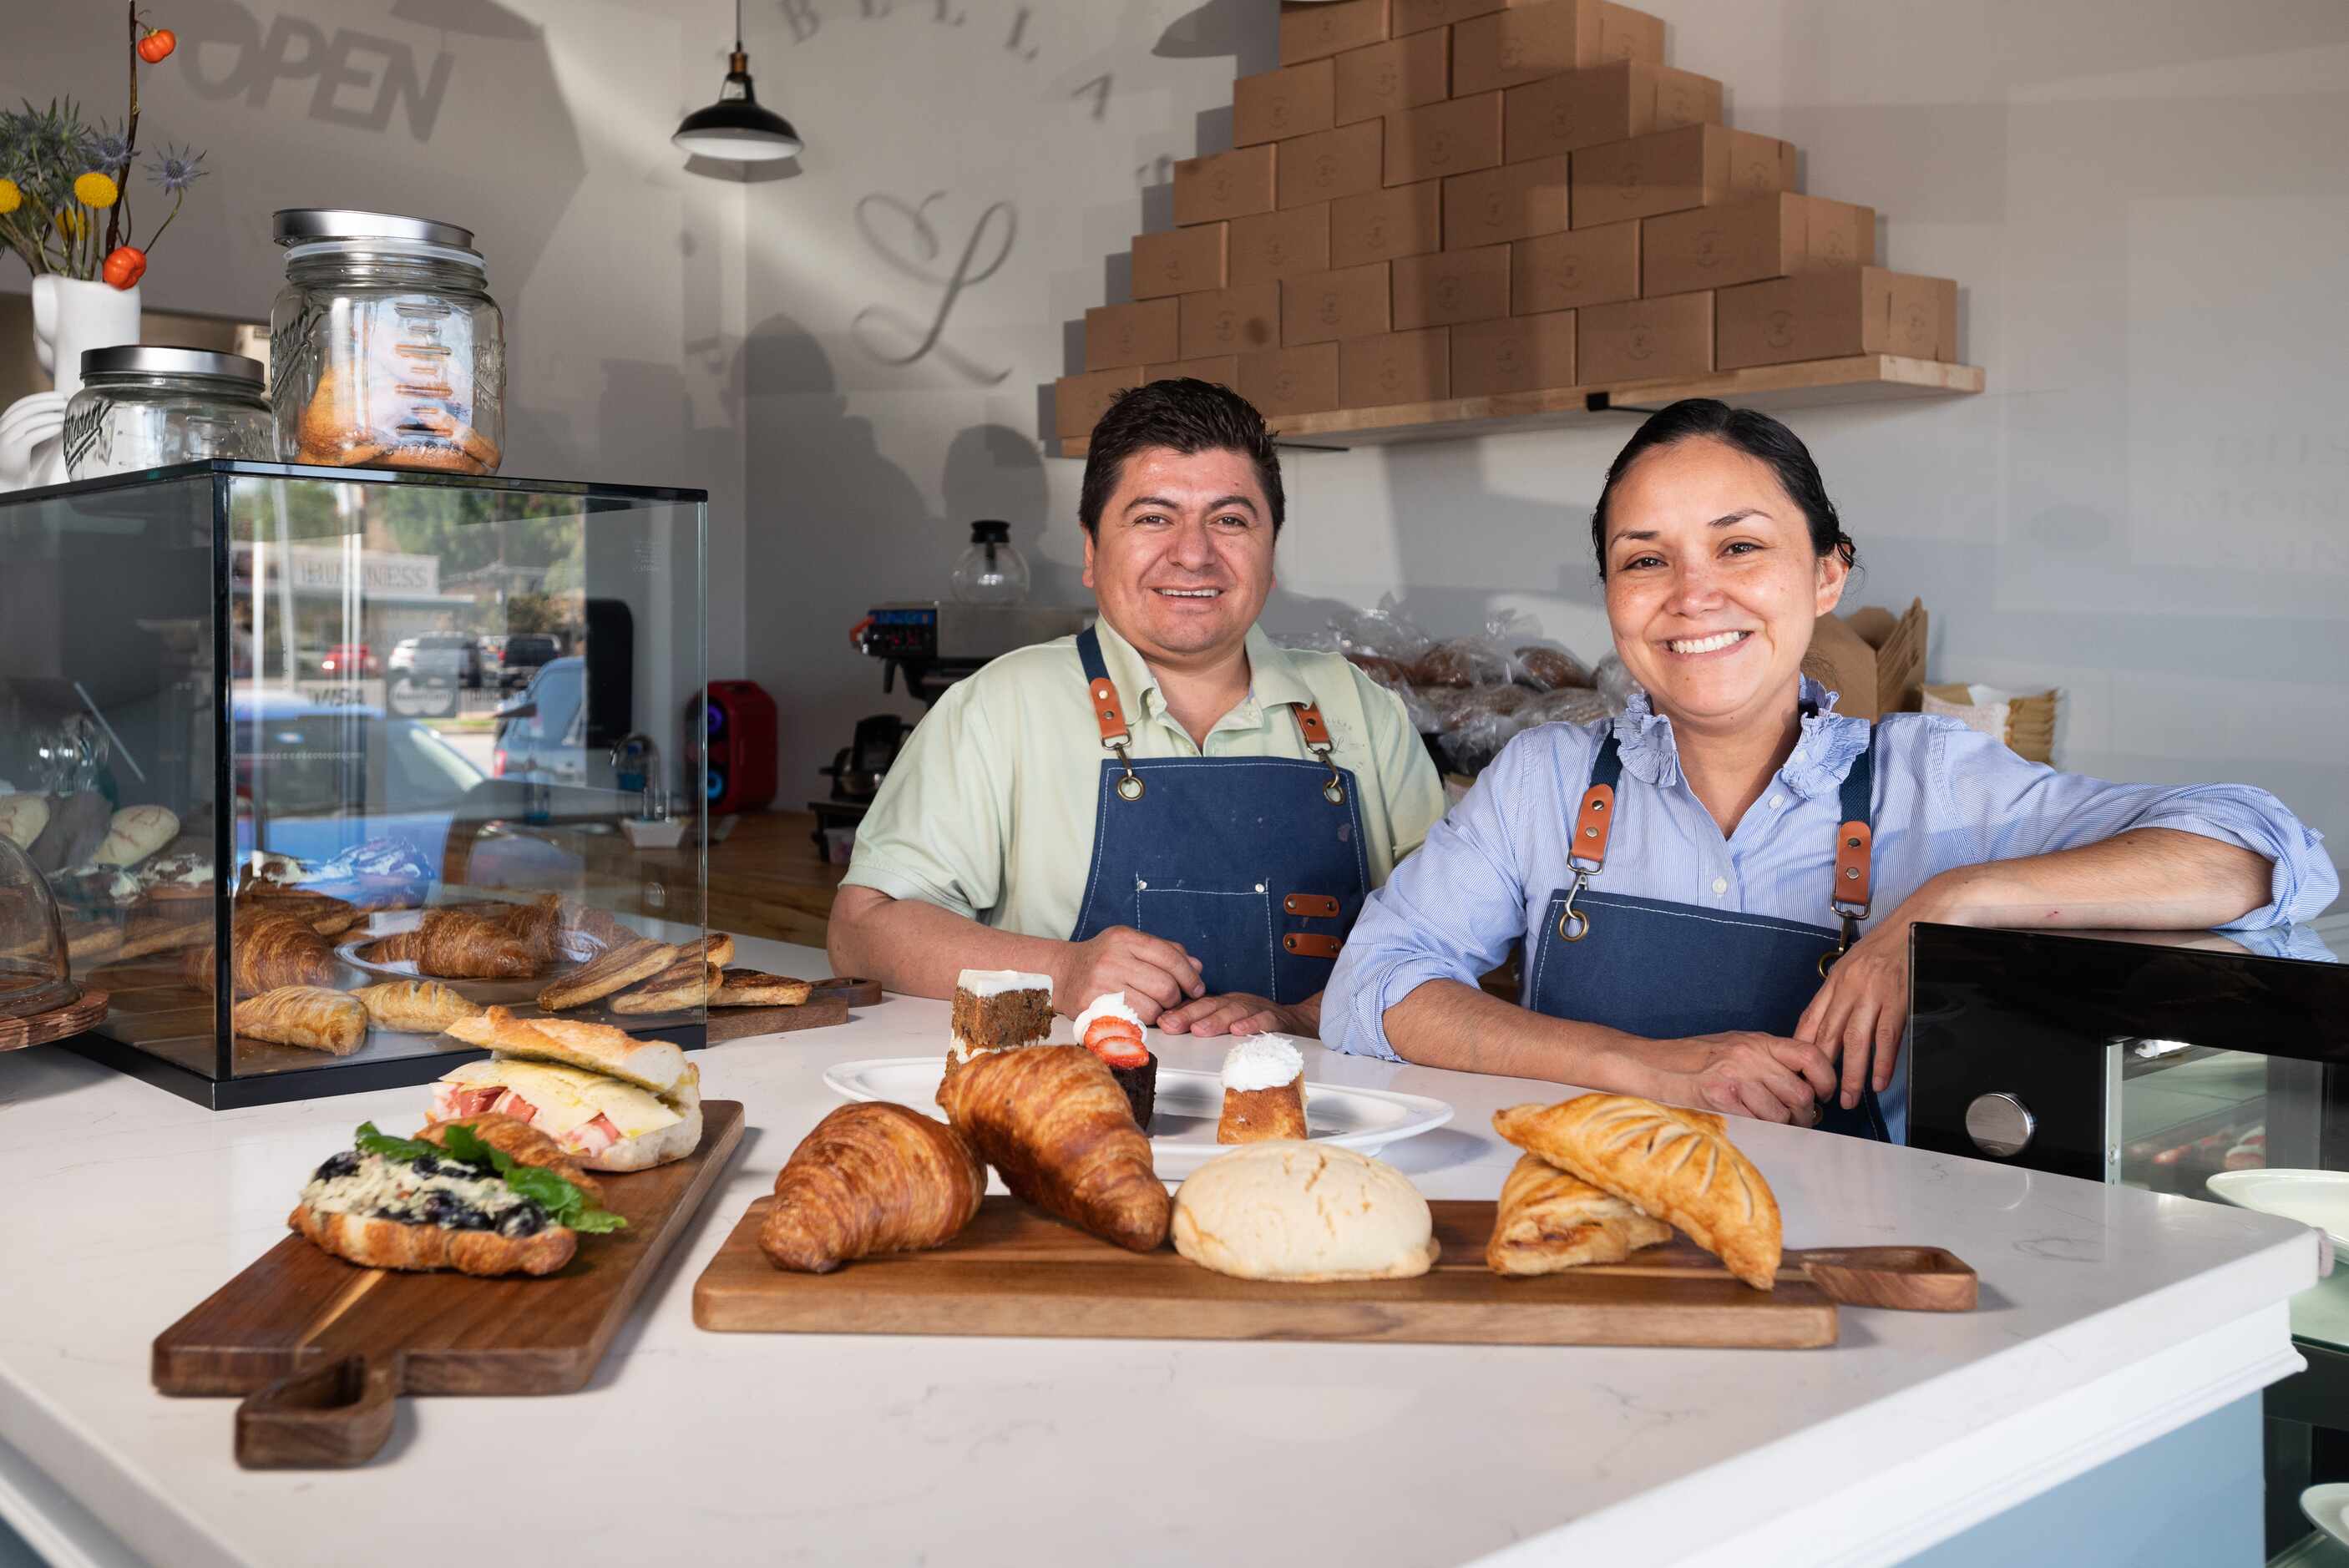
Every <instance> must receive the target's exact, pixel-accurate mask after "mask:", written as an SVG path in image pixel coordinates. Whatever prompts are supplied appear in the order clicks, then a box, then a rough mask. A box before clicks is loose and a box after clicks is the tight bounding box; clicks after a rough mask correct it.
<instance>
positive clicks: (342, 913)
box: [237, 881, 367, 936]
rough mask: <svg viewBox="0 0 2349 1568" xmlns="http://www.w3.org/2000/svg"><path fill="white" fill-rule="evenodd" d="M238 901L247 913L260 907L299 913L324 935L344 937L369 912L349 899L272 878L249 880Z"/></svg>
mask: <svg viewBox="0 0 2349 1568" xmlns="http://www.w3.org/2000/svg"><path fill="white" fill-rule="evenodd" d="M237 904H238V906H239V909H240V911H242V912H245V913H250V912H252V911H253V910H254V908H255V907H256V906H258V907H260V908H263V909H266V910H267V911H268V912H269V913H274V914H294V915H299V916H300V917H301V918H302V919H304V920H305V921H307V922H308V923H309V925H310V929H311V930H313V931H315V932H316V933H317V934H319V935H321V936H340V935H341V934H343V933H344V932H346V931H348V930H349V929H350V928H351V927H352V926H354V925H357V923H359V922H361V921H363V920H365V919H366V918H367V911H365V910H363V909H361V908H360V907H359V906H358V905H357V904H355V903H351V902H350V901H349V900H348V899H340V898H336V897H335V896H334V895H333V894H331V893H323V892H313V891H311V890H310V889H308V888H305V887H287V886H285V884H284V883H282V882H268V881H261V882H247V883H246V884H245V886H244V890H243V892H240V893H238V894H237Z"/></svg>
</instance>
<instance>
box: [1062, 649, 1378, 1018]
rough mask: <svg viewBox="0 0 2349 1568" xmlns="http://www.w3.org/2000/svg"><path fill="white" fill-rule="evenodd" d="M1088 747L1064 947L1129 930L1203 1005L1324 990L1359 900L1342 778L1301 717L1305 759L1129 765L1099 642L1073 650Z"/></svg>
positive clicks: (1307, 714) (1321, 737) (1308, 718)
mask: <svg viewBox="0 0 2349 1568" xmlns="http://www.w3.org/2000/svg"><path fill="white" fill-rule="evenodd" d="M1077 656H1078V657H1079V658H1080V659H1081V660H1083V661H1084V666H1085V679H1086V681H1087V683H1088V686H1089V687H1090V689H1091V692H1092V703H1093V717H1094V719H1095V720H1096V722H1098V723H1099V725H1100V727H1101V737H1102V746H1103V747H1105V748H1108V749H1109V750H1110V751H1111V752H1112V753H1114V754H1115V755H1114V756H1113V757H1112V758H1103V759H1102V765H1101V790H1100V798H1099V799H1098V800H1096V801H1095V803H1094V810H1095V813H1096V826H1095V828H1094V830H1093V859H1092V874H1091V877H1090V878H1089V880H1088V881H1087V882H1086V883H1085V897H1084V902H1083V903H1082V904H1081V905H1080V906H1079V908H1078V912H1077V925H1076V929H1075V930H1074V931H1071V933H1070V934H1069V940H1070V941H1071V942H1083V941H1086V940H1088V939H1090V938H1092V937H1094V936H1098V935H1100V934H1102V932H1104V931H1106V930H1108V929H1109V928H1110V927H1111V926H1113V925H1130V926H1133V927H1134V928H1135V929H1136V930H1139V931H1144V932H1147V933H1149V934H1151V935H1153V936H1157V937H1163V938H1164V939H1165V940H1166V941H1169V942H1174V943H1179V944H1182V947H1183V950H1184V951H1185V952H1186V953H1188V954H1190V955H1191V956H1192V957H1194V958H1195V959H1197V960H1198V961H1199V963H1200V965H1201V967H1202V969H1203V970H1204V972H1205V973H1204V978H1205V981H1206V987H1207V995H1211V996H1216V995H1228V994H1230V993H1232V992H1236V991H1237V992H1245V993H1247V994H1248V995H1256V996H1266V997H1269V998H1271V999H1272V1000H1273V1001H1275V1002H1280V1003H1291V1004H1293V1003H1297V1002H1302V1001H1304V1000H1305V999H1306V998H1307V997H1309V996H1311V995H1314V994H1315V993H1316V992H1318V991H1319V990H1320V989H1321V988H1322V987H1323V986H1325V985H1328V984H1329V983H1330V965H1331V963H1332V961H1333V960H1335V959H1336V958H1337V956H1338V946H1339V944H1340V943H1341V942H1343V941H1344V940H1345V936H1346V933H1347V932H1349V931H1350V930H1352V929H1353V924H1354V917H1355V916H1356V915H1358V914H1360V913H1361V910H1362V900H1363V898H1364V897H1365V896H1367V895H1368V893H1369V892H1370V885H1371V879H1370V869H1369V866H1368V864H1367V862H1366V861H1364V859H1363V854H1362V820H1361V812H1360V810H1358V809H1357V807H1356V803H1355V795H1356V790H1355V788H1354V774H1353V770H1352V769H1346V768H1340V767H1339V766H1338V765H1337V764H1336V763H1335V762H1333V761H1331V760H1330V752H1331V751H1332V749H1333V746H1332V743H1331V741H1330V731H1329V727H1328V726H1326V725H1325V724H1323V723H1322V721H1321V713H1320V710H1319V708H1317V707H1314V706H1313V705H1312V704H1310V703H1306V704H1301V705H1299V707H1297V710H1296V712H1297V727H1298V728H1299V730H1300V731H1301V732H1302V733H1303V735H1304V737H1305V745H1306V748H1307V749H1308V750H1309V751H1311V752H1312V753H1313V755H1314V757H1315V758H1316V760H1314V761H1310V762H1308V761H1305V760H1303V759H1302V758H1293V757H1156V758H1143V759H1142V760H1139V761H1136V760H1134V759H1133V758H1129V757H1128V756H1127V755H1126V749H1127V747H1128V745H1129V744H1130V743H1131V737H1130V735H1129V734H1128V733H1127V729H1126V724H1125V710H1124V707H1123V705H1122V704H1121V703H1120V701H1119V698H1118V695H1117V686H1116V685H1115V684H1114V683H1113V682H1112V681H1111V680H1110V678H1109V666H1108V665H1105V664H1103V663H1102V651H1101V638H1100V637H1099V636H1098V635H1096V634H1094V633H1093V632H1092V630H1091V629H1088V630H1087V631H1086V632H1085V633H1084V634H1083V635H1081V636H1080V637H1079V638H1078V639H1077Z"/></svg>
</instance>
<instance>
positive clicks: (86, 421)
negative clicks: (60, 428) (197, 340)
mask: <svg viewBox="0 0 2349 1568" xmlns="http://www.w3.org/2000/svg"><path fill="white" fill-rule="evenodd" d="M263 374H264V372H263V369H262V364H261V361H259V360H258V359H247V358H246V357H245V356H243V355H241V354H212V353H209V352H207V351H205V350H203V349H201V348H150V347H146V346H140V345H127V346H121V347H117V348H92V349H89V350H88V351H86V352H85V353H84V354H83V355H82V356H81V390H80V391H78V392H77V393H75V394H74V395H73V398H72V400H71V401H70V402H68V403H67V405H66V428H65V449H66V473H67V475H68V476H69V477H71V478H73V479H77V480H86V479H93V478H95V477H97V476H98V475H99V474H134V473H138V472H140V471H141V470H143V469H160V468H162V467H164V466H165V465H166V464H170V463H185V462H192V461H194V460H196V459H201V458H249V459H256V460H258V461H261V462H264V463H265V462H268V461H269V460H270V459H273V458H274V457H275V456H276V455H277V438H276V431H275V427H274V425H273V424H272V423H271V422H270V418H269V402H268V400H267V399H266V398H264V397H263V396H262V395H261V380H262V376H263Z"/></svg>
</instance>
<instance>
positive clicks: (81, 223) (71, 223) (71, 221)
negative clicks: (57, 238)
mask: <svg viewBox="0 0 2349 1568" xmlns="http://www.w3.org/2000/svg"><path fill="white" fill-rule="evenodd" d="M49 221H50V222H53V223H55V224H56V225H57V232H58V233H60V234H63V235H64V236H65V237H66V238H67V239H68V240H79V239H80V238H81V237H82V236H83V235H84V234H87V233H88V232H89V214H88V213H87V212H83V211H78V210H76V209H74V208H72V207H60V208H58V209H57V211H55V212H53V213H51V214H50V215H49Z"/></svg>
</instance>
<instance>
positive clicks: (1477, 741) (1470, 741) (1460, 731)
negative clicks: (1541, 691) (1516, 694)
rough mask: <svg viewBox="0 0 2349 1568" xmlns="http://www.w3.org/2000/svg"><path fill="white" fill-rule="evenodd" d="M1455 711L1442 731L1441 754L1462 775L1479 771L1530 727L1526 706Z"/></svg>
mask: <svg viewBox="0 0 2349 1568" xmlns="http://www.w3.org/2000/svg"><path fill="white" fill-rule="evenodd" d="M1457 712H1458V717H1457V718H1456V720H1455V721H1454V723H1453V724H1452V725H1451V726H1450V727H1447V728H1446V729H1445V730H1444V755H1445V756H1447V757H1449V758H1451V759H1452V766H1453V768H1454V770H1456V771H1458V772H1462V773H1468V774H1476V773H1481V772H1483V771H1484V770H1485V769H1486V768H1488V767H1490V766H1491V765H1492V761H1493V758H1495V757H1498V756H1499V755H1500V754H1501V748H1503V747H1504V746H1506V745H1507V744H1508V743H1509V742H1510V741H1512V740H1514V739H1516V738H1517V736H1518V734H1519V733H1520V732H1522V731H1524V730H1525V729H1526V728H1528V727H1531V720H1530V719H1529V718H1528V717H1527V707H1516V708H1514V709H1512V710H1510V711H1507V712H1502V711H1500V710H1498V709H1495V708H1491V707H1474V706H1471V705H1465V704H1464V705H1462V707H1460V708H1459V709H1458V710H1457Z"/></svg>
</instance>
